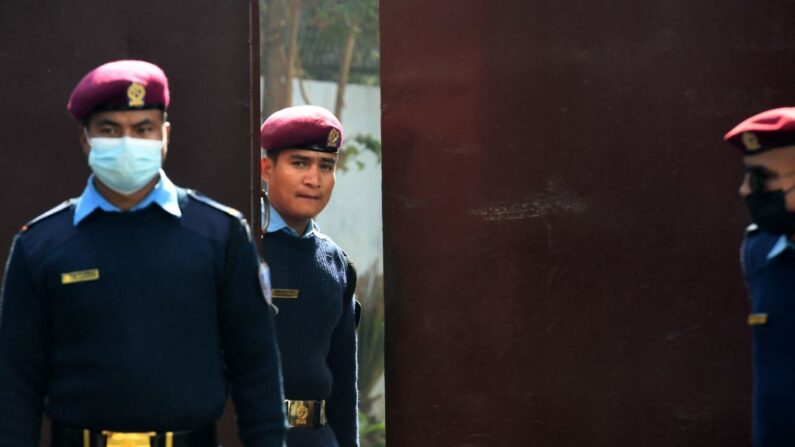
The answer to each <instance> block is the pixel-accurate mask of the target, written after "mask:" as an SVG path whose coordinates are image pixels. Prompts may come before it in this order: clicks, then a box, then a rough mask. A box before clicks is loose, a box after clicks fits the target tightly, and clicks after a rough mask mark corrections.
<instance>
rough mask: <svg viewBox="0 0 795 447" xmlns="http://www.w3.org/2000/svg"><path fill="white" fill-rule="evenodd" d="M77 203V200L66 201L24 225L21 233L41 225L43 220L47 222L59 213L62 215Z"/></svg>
mask: <svg viewBox="0 0 795 447" xmlns="http://www.w3.org/2000/svg"><path fill="white" fill-rule="evenodd" d="M76 201H77V199H69V200H65V201H64V202H63V203H61V204H60V205H58V206H56V207H54V208H52V209H50V210H48V211H46V212H44V213H43V214H41V215H39V216H38V217H36V218H34V219H33V220H31V221H29V222H28V223H26V224H25V225H22V228H20V229H19V231H20V232H22V233H24V232H26V231H28V230H29V229H30V227H32V226H34V225H36V224H37V223H39V222H41V221H43V220H45V219H47V218H49V217H52V216H54V215H56V214H58V213H60V212H62V211H66V210H68V209H69V208H70V207H71V206H72V205H73V204H74V203H75V202H76Z"/></svg>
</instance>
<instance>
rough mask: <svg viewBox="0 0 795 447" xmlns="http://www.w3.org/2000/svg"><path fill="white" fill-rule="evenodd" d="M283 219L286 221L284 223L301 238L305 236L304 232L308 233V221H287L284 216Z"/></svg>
mask: <svg viewBox="0 0 795 447" xmlns="http://www.w3.org/2000/svg"><path fill="white" fill-rule="evenodd" d="M282 219H284V223H286V224H287V226H288V227H290V228H292V229H293V231H295V234H297V235H298V236H299V237H300V236H303V235H304V232H306V227H307V225H309V221H308V220H302V221H293V220H288V219H285V218H284V216H282Z"/></svg>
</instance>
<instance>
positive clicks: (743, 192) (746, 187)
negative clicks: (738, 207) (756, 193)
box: [737, 174, 751, 199]
mask: <svg viewBox="0 0 795 447" xmlns="http://www.w3.org/2000/svg"><path fill="white" fill-rule="evenodd" d="M748 177H749V174H745V175H744V176H743V181H742V183H740V189H739V191H737V192H738V193H739V194H740V197H742V198H743V199H744V198H746V197H748V195H749V194H751V185H750V184H749V183H748Z"/></svg>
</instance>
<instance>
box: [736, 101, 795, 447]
mask: <svg viewBox="0 0 795 447" xmlns="http://www.w3.org/2000/svg"><path fill="white" fill-rule="evenodd" d="M724 139H725V140H726V141H729V142H731V143H733V144H734V145H736V146H737V147H739V148H740V150H741V151H742V154H743V165H744V167H745V176H744V178H743V182H742V185H741V186H740V196H742V197H743V198H744V199H745V201H746V203H747V205H748V209H749V210H750V213H751V218H752V220H753V222H754V224H753V225H751V226H750V227H749V228H748V230H747V232H746V235H745V241H744V243H743V248H742V253H741V259H742V265H743V271H744V273H745V278H746V284H747V287H748V291H749V293H750V296H751V314H750V315H749V316H748V324H749V325H750V326H751V328H752V332H753V389H754V393H753V408H752V414H753V419H752V432H753V442H754V445H755V446H757V447H767V446H785V445H795V108H792V107H788V108H779V109H773V110H768V111H766V112H763V113H760V114H758V115H755V116H752V117H751V118H748V119H747V120H745V121H743V122H742V123H740V124H739V125H737V126H736V127H735V128H734V129H732V130H731V131H730V132H729V133H727V134H726V136H725V137H724Z"/></svg>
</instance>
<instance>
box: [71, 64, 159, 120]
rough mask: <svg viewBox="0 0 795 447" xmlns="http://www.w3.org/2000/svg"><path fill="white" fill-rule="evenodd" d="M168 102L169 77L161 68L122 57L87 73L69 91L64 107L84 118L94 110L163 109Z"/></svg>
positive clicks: (78, 118) (76, 115) (78, 117)
mask: <svg viewBox="0 0 795 447" xmlns="http://www.w3.org/2000/svg"><path fill="white" fill-rule="evenodd" d="M168 103H169V92H168V79H166V74H165V73H163V70H161V69H160V67H158V66H157V65H154V64H150V63H149V62H144V61H133V60H123V61H115V62H108V63H107V64H104V65H100V66H99V67H97V68H95V69H93V70H91V71H90V72H88V74H87V75H85V76H84V77H83V79H81V80H80V82H79V83H78V84H77V86H76V87H75V89H74V90H73V91H72V95H71V96H70V97H69V104H67V105H66V109H67V110H68V111H69V113H70V114H71V115H72V116H73V117H74V118H75V119H77V120H83V119H85V118H86V117H87V116H89V115H90V114H91V113H92V112H94V111H97V110H140V109H152V108H160V109H163V110H165V109H166V108H167V107H168Z"/></svg>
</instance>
